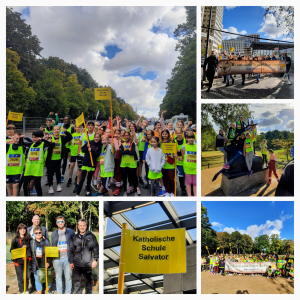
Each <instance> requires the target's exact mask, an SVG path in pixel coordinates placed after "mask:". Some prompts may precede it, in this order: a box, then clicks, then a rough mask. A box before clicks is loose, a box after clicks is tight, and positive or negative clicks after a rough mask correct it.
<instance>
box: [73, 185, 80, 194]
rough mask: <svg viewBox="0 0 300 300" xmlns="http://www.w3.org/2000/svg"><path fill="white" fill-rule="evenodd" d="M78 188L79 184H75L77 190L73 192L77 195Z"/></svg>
mask: <svg viewBox="0 0 300 300" xmlns="http://www.w3.org/2000/svg"><path fill="white" fill-rule="evenodd" d="M78 187H79V184H78V183H75V188H74V190H73V193H77V190H78Z"/></svg>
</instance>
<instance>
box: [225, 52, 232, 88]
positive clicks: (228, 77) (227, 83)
mask: <svg viewBox="0 0 300 300" xmlns="http://www.w3.org/2000/svg"><path fill="white" fill-rule="evenodd" d="M228 60H234V59H233V58H232V55H229V59H228ZM230 78H231V81H232V84H234V78H233V77H232V75H227V76H226V86H229V79H230Z"/></svg>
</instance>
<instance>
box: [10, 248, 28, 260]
mask: <svg viewBox="0 0 300 300" xmlns="http://www.w3.org/2000/svg"><path fill="white" fill-rule="evenodd" d="M25 256H26V248H25V247H24V248H17V249H14V250H11V259H17V258H25Z"/></svg>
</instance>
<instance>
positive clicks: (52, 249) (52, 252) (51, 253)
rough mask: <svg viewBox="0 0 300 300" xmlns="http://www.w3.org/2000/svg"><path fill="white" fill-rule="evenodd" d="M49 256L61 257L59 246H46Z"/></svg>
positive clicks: (46, 253)
mask: <svg viewBox="0 0 300 300" xmlns="http://www.w3.org/2000/svg"><path fill="white" fill-rule="evenodd" d="M45 255H46V256H47V257H59V252H58V247H45Z"/></svg>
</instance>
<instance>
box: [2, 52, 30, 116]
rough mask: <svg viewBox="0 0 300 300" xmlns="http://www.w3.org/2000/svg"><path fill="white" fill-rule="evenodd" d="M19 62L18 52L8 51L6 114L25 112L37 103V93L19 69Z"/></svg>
mask: <svg viewBox="0 0 300 300" xmlns="http://www.w3.org/2000/svg"><path fill="white" fill-rule="evenodd" d="M19 61H20V58H19V56H18V54H17V52H15V51H11V50H9V49H6V112H8V111H9V110H10V111H13V112H24V111H25V110H26V109H27V108H28V107H29V106H31V105H32V104H33V103H34V101H35V96H36V93H35V91H34V90H33V89H32V88H31V87H28V82H27V81H26V79H25V77H24V75H23V74H22V73H21V72H20V71H19V70H18V68H17V65H18V63H19Z"/></svg>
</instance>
